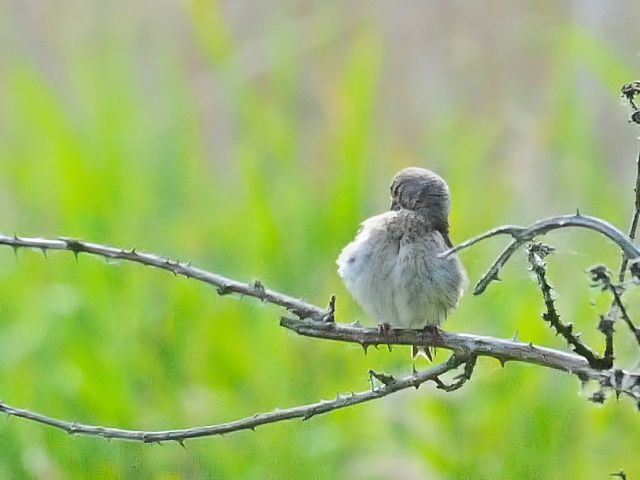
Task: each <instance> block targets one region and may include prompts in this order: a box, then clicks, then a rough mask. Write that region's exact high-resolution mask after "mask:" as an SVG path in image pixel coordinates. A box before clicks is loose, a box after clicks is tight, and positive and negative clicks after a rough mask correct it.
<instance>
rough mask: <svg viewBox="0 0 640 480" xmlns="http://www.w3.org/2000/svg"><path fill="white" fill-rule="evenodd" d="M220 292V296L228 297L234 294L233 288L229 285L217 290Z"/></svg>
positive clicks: (221, 286)
mask: <svg viewBox="0 0 640 480" xmlns="http://www.w3.org/2000/svg"><path fill="white" fill-rule="evenodd" d="M217 291H218V295H220V296H222V295H228V294H230V293H231V292H232V290H231V287H230V286H229V285H224V284H223V285H220V286H219V287H218V288H217Z"/></svg>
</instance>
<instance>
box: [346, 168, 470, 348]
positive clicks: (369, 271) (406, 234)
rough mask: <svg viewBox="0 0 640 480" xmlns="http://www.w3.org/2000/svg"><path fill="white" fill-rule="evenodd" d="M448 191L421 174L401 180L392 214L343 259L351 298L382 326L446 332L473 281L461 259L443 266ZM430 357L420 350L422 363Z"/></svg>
mask: <svg viewBox="0 0 640 480" xmlns="http://www.w3.org/2000/svg"><path fill="white" fill-rule="evenodd" d="M450 206H451V195H450V194H449V186H448V185H447V183H446V182H445V181H444V180H443V179H442V178H441V177H440V176H439V175H437V174H435V173H433V172H432V171H430V170H427V169H424V168H418V167H409V168H405V169H404V170H401V171H400V172H398V174H397V175H396V176H395V177H394V179H393V182H392V183H391V210H390V211H388V212H385V213H383V214H381V215H376V216H375V217H371V218H369V219H367V220H365V221H364V222H363V223H362V225H361V227H360V230H359V231H358V234H357V235H356V238H355V239H354V240H353V242H351V243H350V244H348V245H347V246H346V247H345V248H344V249H343V250H342V252H341V253H340V256H339V257H338V260H337V264H338V273H339V274H340V276H341V277H342V279H343V280H344V283H345V285H346V287H347V290H349V292H350V293H351V295H353V297H354V298H355V300H356V301H357V302H358V303H359V304H360V306H361V307H362V308H363V309H364V311H365V312H366V313H367V314H368V315H369V316H371V317H372V318H373V319H375V320H376V321H377V322H378V324H379V325H381V326H384V327H386V328H388V327H398V328H414V329H419V328H425V327H427V326H432V327H437V326H438V325H440V324H441V323H442V322H443V321H444V319H445V318H446V317H447V314H448V313H449V311H450V310H452V309H454V308H456V307H457V306H458V300H459V299H460V296H461V295H462V292H463V290H464V288H465V286H466V283H467V276H466V273H465V270H464V267H463V266H462V263H460V260H459V259H458V256H457V255H455V254H452V255H449V256H448V257H446V258H438V254H440V253H442V252H444V251H446V250H447V249H448V248H449V247H451V246H452V244H451V240H449V208H450ZM418 353H424V354H425V356H427V357H428V358H429V359H430V358H431V355H430V352H429V350H428V349H424V348H422V347H415V346H413V347H412V349H411V354H412V356H413V358H415V357H416V356H417V355H418Z"/></svg>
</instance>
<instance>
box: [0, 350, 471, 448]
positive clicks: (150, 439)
mask: <svg viewBox="0 0 640 480" xmlns="http://www.w3.org/2000/svg"><path fill="white" fill-rule="evenodd" d="M464 361H465V359H464V358H459V357H458V356H456V355H452V356H451V357H450V358H449V360H447V361H445V362H443V363H440V364H438V365H434V366H433V367H430V368H427V369H426V370H422V371H420V372H416V373H414V374H413V375H408V376H406V377H404V378H401V379H395V378H393V377H391V379H389V381H386V382H381V383H382V384H381V385H379V386H377V387H373V386H372V388H371V389H370V390H365V391H362V392H357V393H353V392H352V393H348V394H346V395H340V394H338V395H337V396H336V398H334V399H333V400H321V401H319V402H316V403H310V404H308V405H300V406H298V407H293V408H286V409H283V410H280V409H277V410H274V411H272V412H267V413H257V414H255V415H252V416H250V417H247V418H243V419H241V420H236V421H233V422H227V423H220V424H217V425H209V426H203V427H194V428H185V429H180V430H163V431H155V432H149V431H142V430H126V429H121V428H111V427H101V426H95V425H84V424H81V423H78V422H68V421H65V420H59V419H56V418H51V417H47V416H45V415H42V414H40V413H36V412H31V411H29V410H23V409H19V408H14V407H11V406H9V405H7V404H5V403H4V402H0V412H4V413H6V414H7V415H10V416H15V417H22V418H25V419H28V420H32V421H34V422H38V423H43V424H45V425H50V426H52V427H55V428H59V429H61V430H64V431H65V432H67V433H69V434H84V435H93V436H99V437H104V438H109V439H121V440H133V441H139V442H143V443H160V442H166V441H176V442H179V443H181V444H182V443H183V442H184V440H186V439H189V438H197V437H205V436H211V435H223V434H225V433H230V432H236V431H239V430H255V428H256V427H258V426H260V425H265V424H267V423H274V422H280V421H283V420H290V419H293V418H302V419H303V420H308V419H309V418H311V417H313V416H315V415H321V414H323V413H327V412H331V411H333V410H338V409H340V408H345V407H349V406H351V405H357V404H358V403H364V402H368V401H370V400H375V399H377V398H381V397H385V396H387V395H390V394H392V393H395V392H398V391H400V390H404V389H407V388H411V387H414V388H418V387H419V386H420V385H421V384H423V383H424V382H427V381H429V380H433V381H437V380H438V377H439V376H440V375H442V374H444V373H446V372H448V371H450V370H454V369H455V368H457V367H458V366H459V365H460V364H462V363H464Z"/></svg>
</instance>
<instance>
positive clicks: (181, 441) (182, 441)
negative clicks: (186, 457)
mask: <svg viewBox="0 0 640 480" xmlns="http://www.w3.org/2000/svg"><path fill="white" fill-rule="evenodd" d="M176 442H178V443H179V444H180V446H181V447H182V448H184V449H185V450H186V449H187V447H185V446H184V440H183V439H182V438H179V439H178V440H176Z"/></svg>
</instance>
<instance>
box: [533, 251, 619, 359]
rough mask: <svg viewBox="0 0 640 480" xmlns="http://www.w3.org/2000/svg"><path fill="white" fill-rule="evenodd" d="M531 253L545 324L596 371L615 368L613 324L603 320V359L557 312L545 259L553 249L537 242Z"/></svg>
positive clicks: (571, 324)
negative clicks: (541, 299)
mask: <svg viewBox="0 0 640 480" xmlns="http://www.w3.org/2000/svg"><path fill="white" fill-rule="evenodd" d="M527 251H528V252H529V255H528V258H529V264H530V265H531V270H532V271H533V273H535V275H536V278H537V280H538V286H539V287H540V292H541V293H542V298H543V299H544V304H545V307H546V309H547V311H546V312H545V313H543V314H542V318H543V319H544V321H545V322H549V324H550V325H551V326H552V327H553V328H554V329H555V331H556V333H557V334H559V335H562V336H563V337H564V339H565V340H566V341H567V343H568V344H569V345H571V347H573V351H574V352H576V353H577V354H578V355H580V356H581V357H584V358H585V359H586V360H587V362H589V365H590V366H591V367H593V368H596V369H600V370H602V369H606V368H611V367H612V366H613V322H611V323H610V324H609V323H607V322H605V320H604V319H602V320H601V327H602V328H601V331H602V333H603V334H604V335H605V338H606V348H605V352H604V356H603V357H599V356H597V355H596V354H595V353H594V352H593V351H592V350H591V349H590V348H589V347H587V346H586V345H585V344H584V343H582V340H580V334H579V333H577V334H575V333H573V323H568V324H566V325H565V324H564V323H562V321H561V320H560V314H559V313H558V311H557V310H556V306H555V299H554V297H553V287H551V284H550V283H549V281H548V280H547V263H546V262H545V261H544V258H545V257H546V256H547V255H549V254H550V253H552V252H553V248H552V247H550V246H548V245H545V244H543V243H539V242H535V243H531V244H530V245H529V246H528V247H527Z"/></svg>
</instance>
